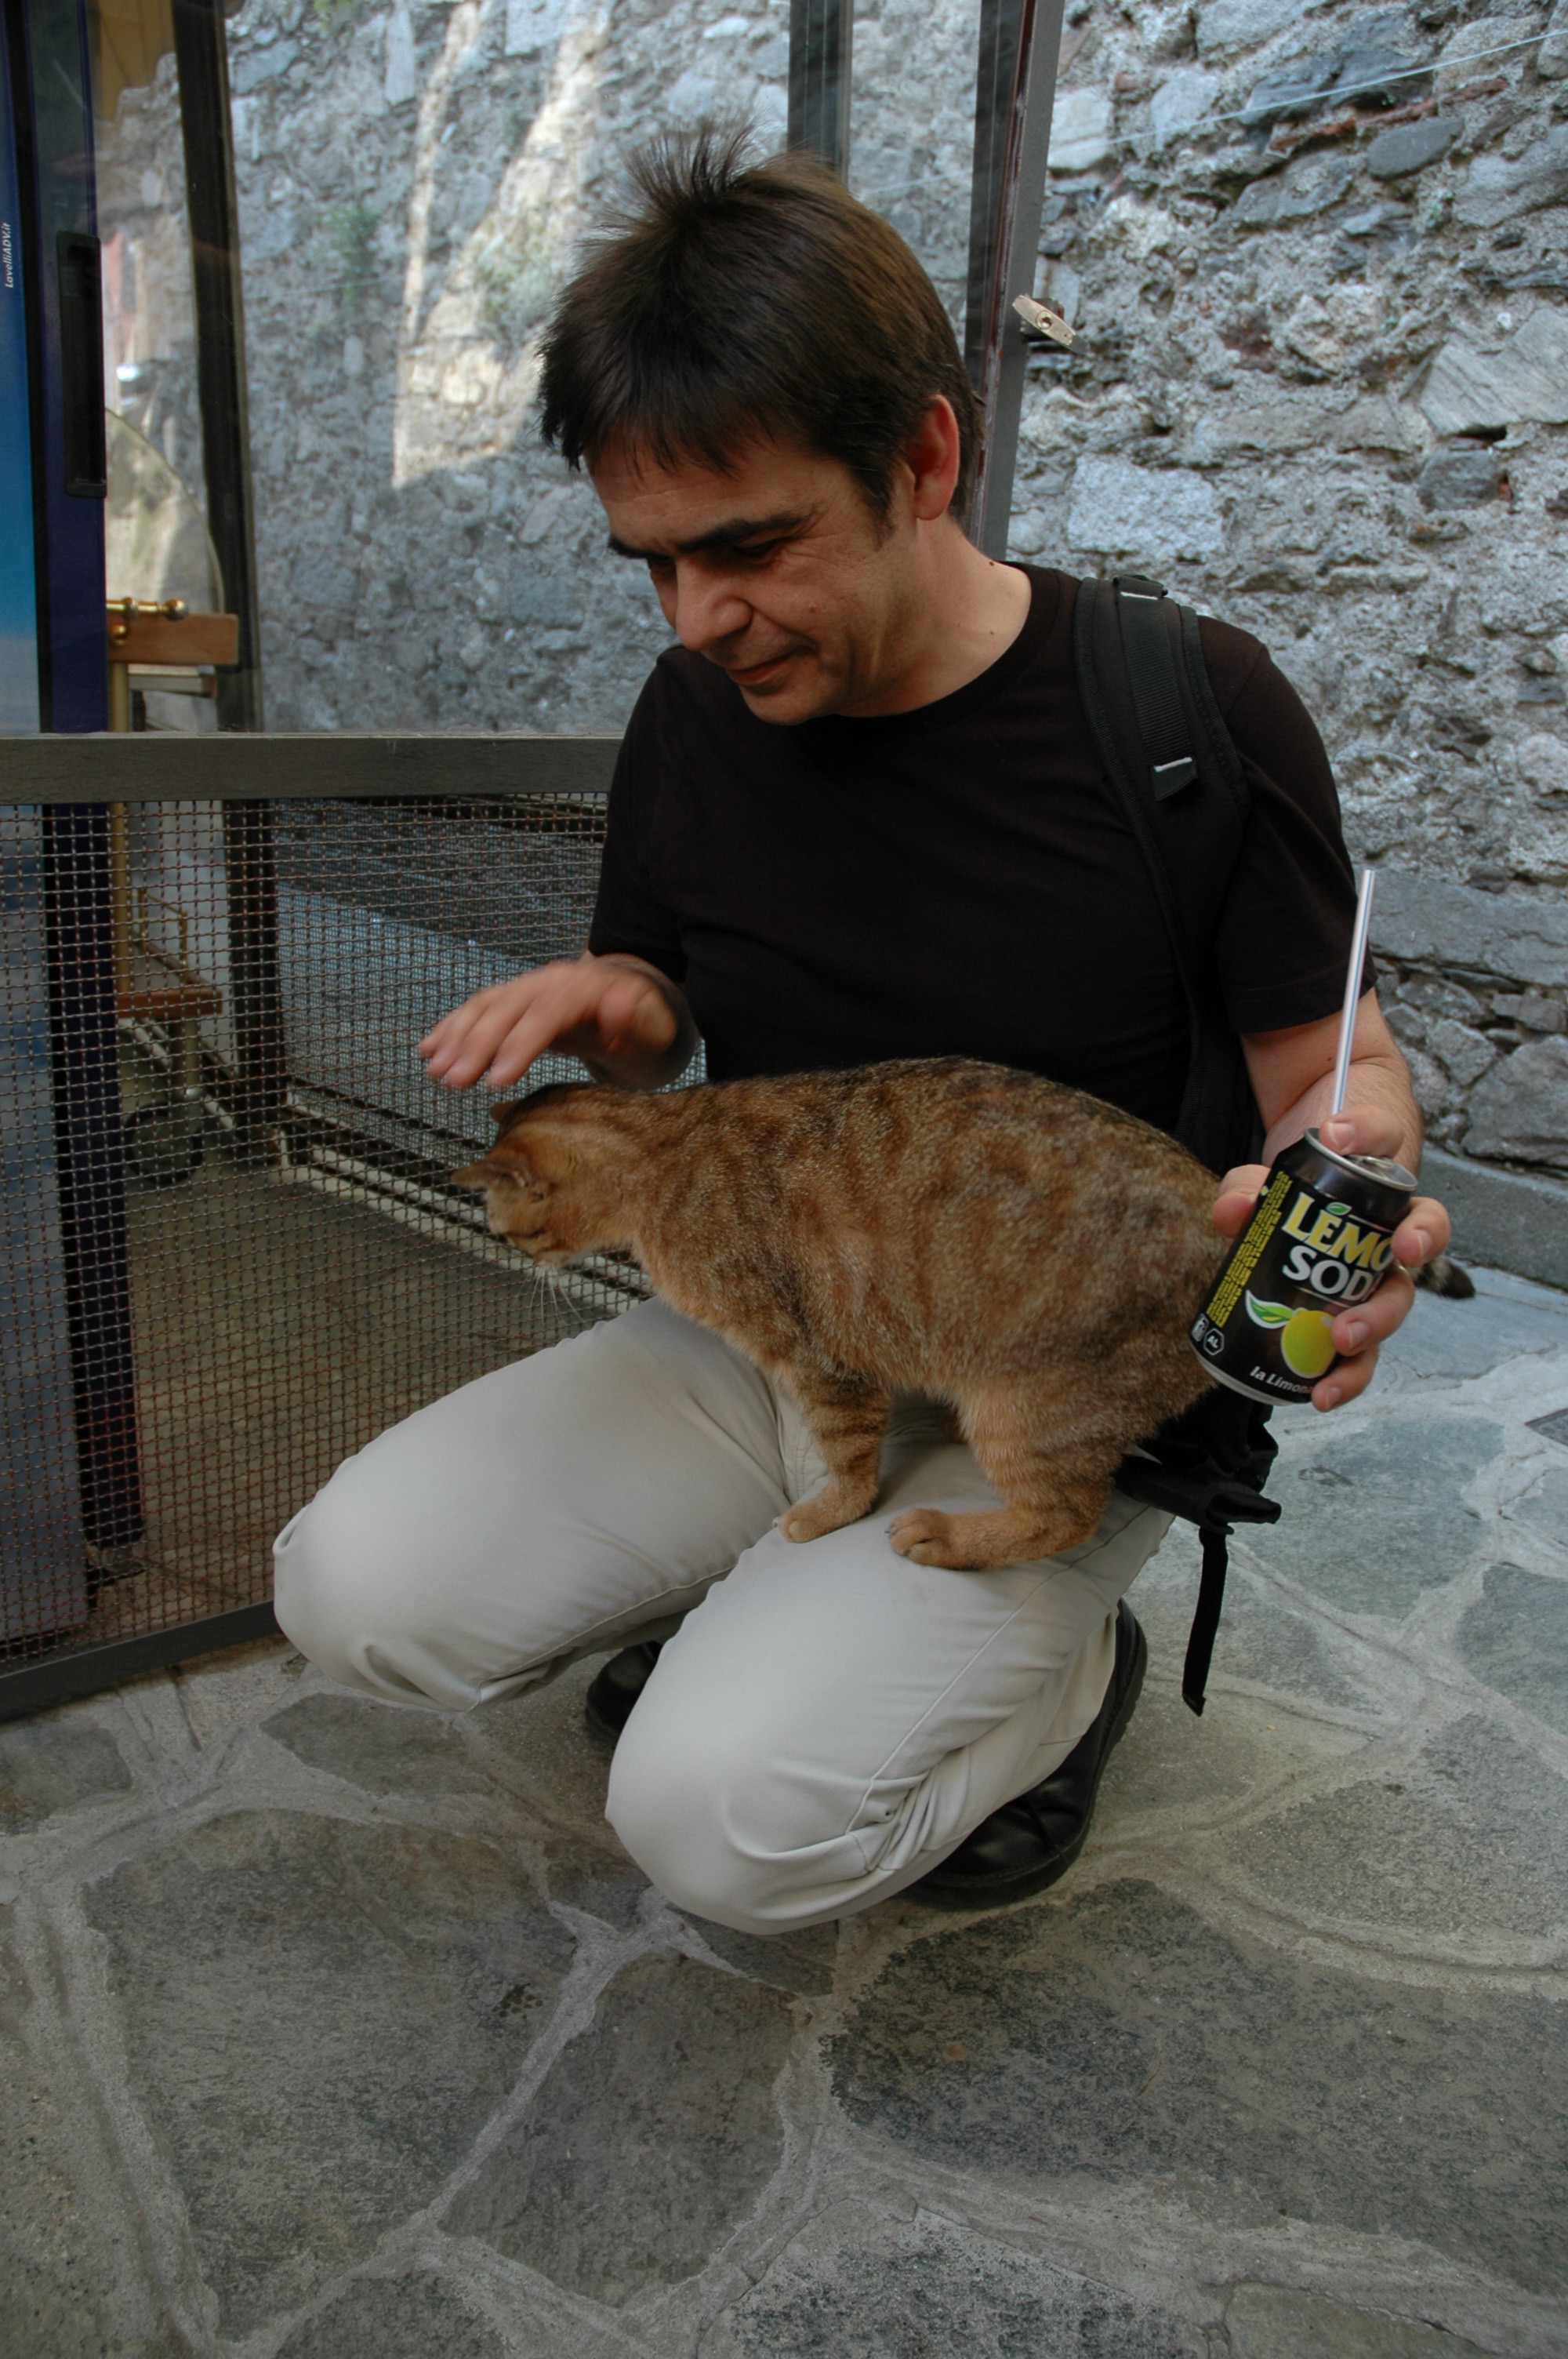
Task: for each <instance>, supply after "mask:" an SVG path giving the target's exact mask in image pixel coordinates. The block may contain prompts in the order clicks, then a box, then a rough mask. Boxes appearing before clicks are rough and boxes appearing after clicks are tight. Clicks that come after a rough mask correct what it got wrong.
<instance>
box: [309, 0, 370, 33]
mask: <svg viewBox="0 0 1568 2359" xmlns="http://www.w3.org/2000/svg"><path fill="white" fill-rule="evenodd" d="M310 5H311V7H312V8H313V9H314V11H315V14H316V22H317V23H318V24H319V26H320V27H321V29H322V31H323V32H325V33H336V32H339V31H341V28H342V27H343V26H345V25H346V24H348V23H349V21H350V20H351V17H353V16H357V15H358V13H359V5H360V0H310Z"/></svg>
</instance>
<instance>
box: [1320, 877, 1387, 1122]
mask: <svg viewBox="0 0 1568 2359" xmlns="http://www.w3.org/2000/svg"><path fill="white" fill-rule="evenodd" d="M1377 881H1378V873H1377V870H1376V869H1374V868H1363V870H1362V871H1361V889H1360V891H1359V892H1358V893H1357V897H1356V931H1355V933H1354V935H1353V936H1352V938H1351V942H1350V968H1349V972H1348V973H1347V974H1346V978H1345V1006H1344V1007H1343V1008H1342V1009H1341V1011H1340V1016H1339V1047H1338V1049H1337V1051H1336V1055H1335V1060H1334V1102H1333V1103H1332V1104H1331V1105H1330V1107H1329V1109H1328V1111H1329V1113H1330V1114H1337V1113H1338V1112H1339V1110H1340V1108H1341V1107H1342V1106H1343V1105H1344V1103H1345V1091H1346V1083H1347V1082H1349V1079H1350V1043H1351V1041H1352V1040H1353V1038H1355V1034H1356V1003H1357V1000H1358V999H1359V998H1360V996H1361V970H1362V968H1363V967H1364V966H1365V965H1366V963H1367V936H1368V932H1369V931H1370V930H1371V925H1372V887H1373V886H1374V885H1375V884H1376V883H1377Z"/></svg>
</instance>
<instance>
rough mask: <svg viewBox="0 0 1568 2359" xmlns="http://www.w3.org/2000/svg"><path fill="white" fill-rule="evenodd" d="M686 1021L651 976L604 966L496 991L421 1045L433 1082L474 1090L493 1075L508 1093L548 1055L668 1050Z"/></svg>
mask: <svg viewBox="0 0 1568 2359" xmlns="http://www.w3.org/2000/svg"><path fill="white" fill-rule="evenodd" d="M677 1028H678V1019H677V1017H676V1012H675V1010H674V1009H673V1008H672V1007H671V1006H670V1004H669V1001H668V999H667V998H666V996H665V994H664V993H663V992H662V991H661V990H660V989H659V987H658V985H657V984H654V983H653V982H652V981H650V980H649V979H648V978H647V977H646V976H644V975H641V974H636V973H630V972H628V971H627V970H626V969H624V968H617V967H614V966H611V965H610V964H609V963H608V962H605V961H602V960H598V959H579V960H577V961H576V962H573V963H572V964H571V965H568V964H566V963H565V962H557V964H555V965H553V966H545V967H536V968H535V969H534V970H533V972H532V973H528V974H523V975H518V976H517V977H516V978H515V979H514V981H513V982H511V983H503V984H491V985H490V986H489V987H488V988H487V989H486V990H484V991H476V992H475V994H474V995H473V997H472V998H471V999H467V1000H465V1001H464V1002H463V1005H462V1006H460V1007H457V1008H454V1009H453V1010H452V1012H451V1014H450V1015H449V1016H443V1017H442V1018H441V1021H440V1022H439V1024H438V1025H437V1026H436V1027H434V1029H433V1030H432V1031H430V1032H428V1033H427V1035H426V1036H425V1038H424V1039H423V1040H422V1041H421V1042H420V1043H419V1054H420V1055H421V1056H422V1057H423V1058H424V1060H425V1068H426V1071H427V1072H428V1073H429V1075H430V1077H431V1079H432V1080H433V1081H438V1082H444V1083H445V1085H446V1087H447V1088H448V1089H450V1090H466V1089H471V1087H472V1086H473V1084H474V1083H475V1082H478V1081H480V1080H481V1079H482V1078H483V1077H484V1076H485V1075H486V1074H488V1075H489V1077H490V1083H491V1087H492V1089H497V1090H503V1089H506V1088H508V1087H509V1086H510V1085H511V1083H512V1082H515V1081H517V1080H519V1079H520V1078H521V1077H522V1075H523V1074H524V1073H525V1072H526V1071H527V1070H528V1068H529V1066H530V1065H532V1064H533V1063H534V1062H535V1059H537V1058H539V1057H542V1056H543V1055H544V1053H545V1051H546V1049H551V1048H561V1049H566V1050H567V1051H568V1053H571V1054H575V1055H579V1056H583V1055H586V1056H589V1057H591V1056H592V1055H593V1054H594V1052H595V1050H596V1049H601V1050H603V1051H604V1052H605V1053H607V1054H609V1055H613V1054H614V1053H615V1052H616V1050H617V1049H621V1048H622V1047H623V1046H624V1045H625V1044H626V1043H627V1042H628V1041H630V1040H636V1041H638V1042H640V1043H641V1044H642V1045H643V1046H644V1047H646V1048H649V1049H667V1048H668V1047H669V1045H670V1043H671V1041H672V1040H673V1039H674V1038H675V1037H676V1030H677Z"/></svg>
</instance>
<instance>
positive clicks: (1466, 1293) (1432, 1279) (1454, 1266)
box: [1415, 1254, 1476, 1302]
mask: <svg viewBox="0 0 1568 2359" xmlns="http://www.w3.org/2000/svg"><path fill="white" fill-rule="evenodd" d="M1415 1282H1416V1284H1417V1285H1418V1286H1421V1287H1424V1288H1425V1289H1426V1291H1427V1292H1428V1293H1429V1294H1444V1295H1446V1296H1447V1298H1448V1299H1449V1301H1450V1302H1468V1301H1469V1299H1470V1298H1471V1296H1472V1295H1473V1294H1474V1293H1475V1291H1476V1281H1475V1279H1474V1278H1473V1277H1471V1275H1470V1273H1469V1271H1468V1270H1467V1269H1461V1268H1460V1266H1459V1265H1458V1263H1457V1262H1456V1261H1450V1260H1449V1258H1448V1256H1447V1255H1446V1254H1434V1255H1433V1257H1432V1259H1431V1260H1430V1261H1429V1262H1423V1263H1422V1266H1421V1268H1420V1269H1418V1270H1417V1271H1416V1273H1415Z"/></svg>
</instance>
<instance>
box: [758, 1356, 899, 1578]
mask: <svg viewBox="0 0 1568 2359" xmlns="http://www.w3.org/2000/svg"><path fill="white" fill-rule="evenodd" d="M782 1374H783V1375H784V1382H785V1384H786V1385H787V1386H788V1387H789V1389H790V1391H791V1392H792V1393H793V1394H794V1395H795V1398H796V1400H797V1401H798V1402H799V1403H800V1407H801V1411H802V1414H803V1415H804V1417H805V1419H806V1424H807V1425H808V1426H809V1427H810V1429H811V1437H812V1440H814V1441H815V1442H816V1447H817V1448H818V1450H819V1451H821V1452H822V1456H823V1460H824V1462H825V1463H826V1465H827V1483H826V1484H824V1485H823V1487H822V1489H821V1490H820V1491H818V1492H816V1493H815V1494H814V1495H813V1496H812V1497H811V1498H809V1499H802V1500H801V1501H800V1502H799V1504H798V1506H793V1507H787V1508H786V1509H785V1510H784V1514H783V1515H782V1516H781V1517H779V1529H780V1531H781V1532H782V1533H783V1534H784V1538H785V1539H786V1540H815V1539H820V1538H821V1537H822V1535H823V1533H824V1532H836V1531H838V1530H840V1529H841V1528H842V1527H843V1526H844V1525H845V1524H853V1523H856V1522H858V1521H859V1519H860V1517H862V1516H865V1515H869V1514H870V1513H871V1509H872V1508H873V1507H874V1506H876V1503H877V1490H878V1486H879V1484H880V1483H881V1454H882V1436H883V1434H884V1433H885V1432H886V1431H887V1421H888V1410H889V1408H890V1407H891V1405H892V1400H891V1396H890V1394H889V1393H888V1392H887V1390H886V1388H885V1387H884V1386H881V1385H879V1384H877V1383H875V1382H874V1381H873V1379H872V1378H871V1377H870V1376H858V1375H846V1374H845V1373H844V1372H843V1371H841V1370H839V1369H829V1368H822V1367H816V1366H807V1367H800V1366H793V1367H790V1368H786V1369H784V1371H782Z"/></svg>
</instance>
